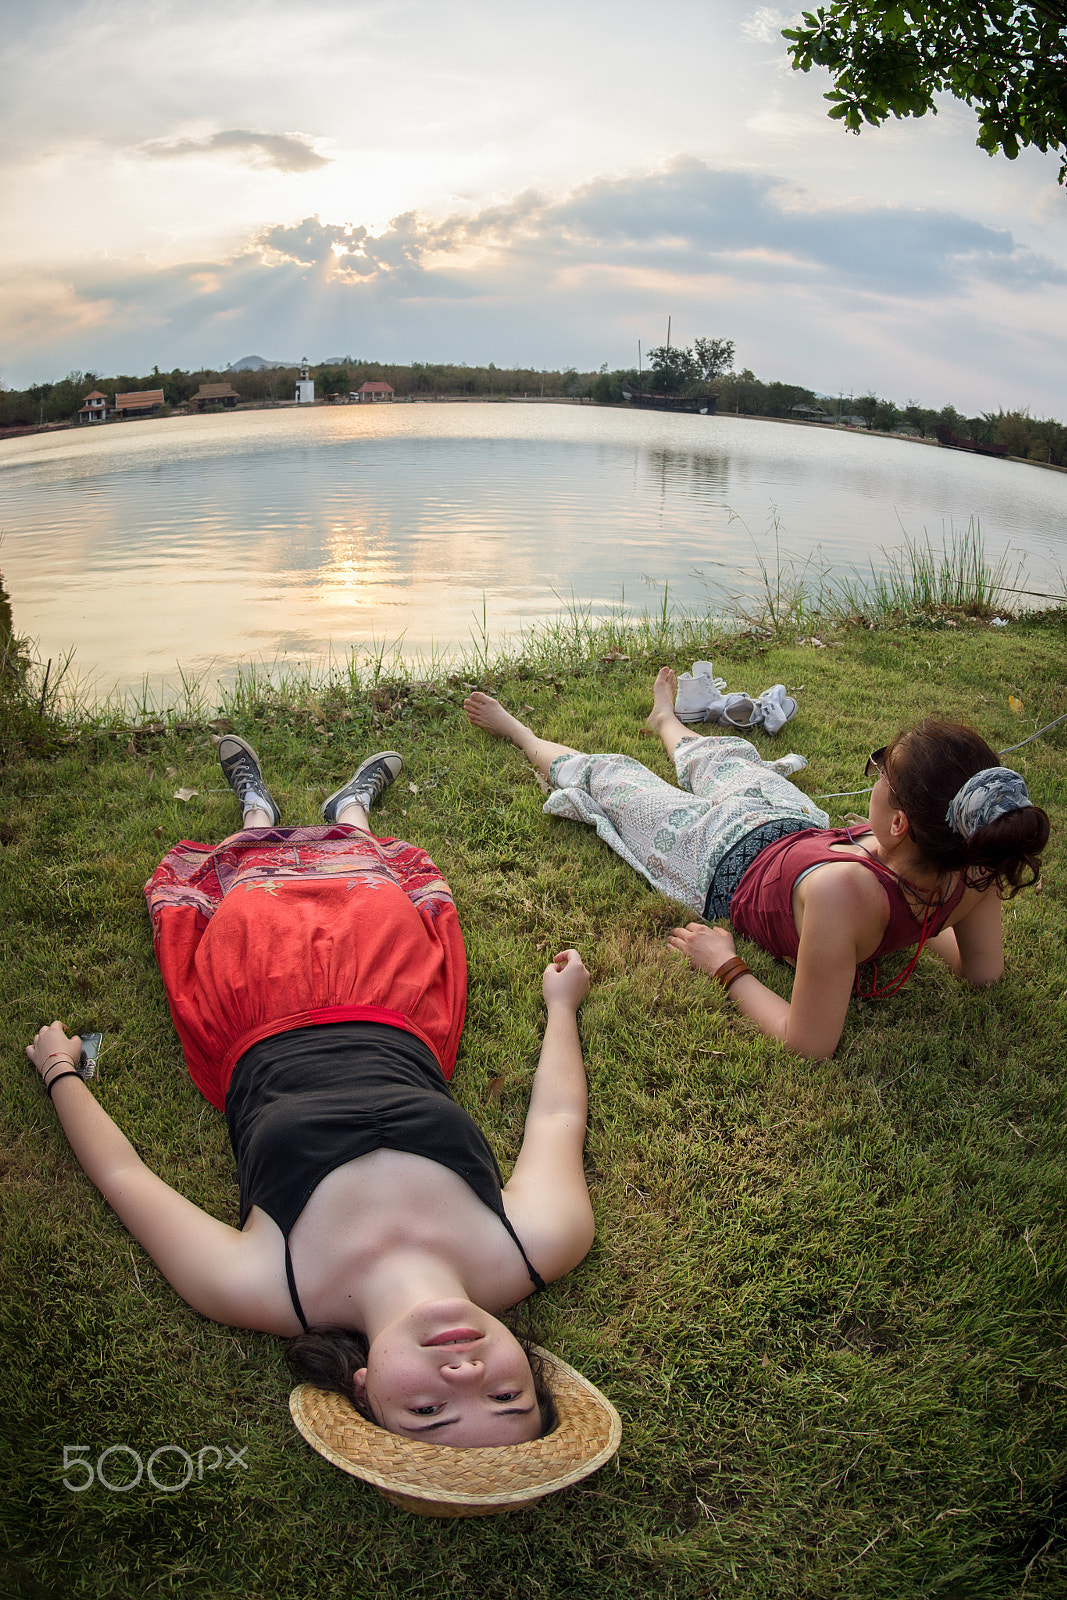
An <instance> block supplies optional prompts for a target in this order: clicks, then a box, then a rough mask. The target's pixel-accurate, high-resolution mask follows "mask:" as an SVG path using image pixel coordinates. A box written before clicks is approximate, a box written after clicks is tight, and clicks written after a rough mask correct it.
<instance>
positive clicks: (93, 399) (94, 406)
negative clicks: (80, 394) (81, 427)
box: [78, 389, 107, 422]
mask: <svg viewBox="0 0 1067 1600" xmlns="http://www.w3.org/2000/svg"><path fill="white" fill-rule="evenodd" d="M78 421H79V422H106V421H107V395H106V394H101V392H100V390H99V389H94V390H93V392H92V394H87V395H86V396H85V399H84V401H83V402H82V406H81V409H80V410H79V412H78Z"/></svg>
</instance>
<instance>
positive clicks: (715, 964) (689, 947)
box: [667, 922, 737, 974]
mask: <svg viewBox="0 0 1067 1600" xmlns="http://www.w3.org/2000/svg"><path fill="white" fill-rule="evenodd" d="M667 943H668V945H669V946H670V948H671V949H672V950H678V951H679V952H680V953H681V954H682V955H683V956H685V958H686V960H687V961H688V962H689V963H690V965H691V966H694V967H699V969H700V971H701V972H708V973H712V974H714V973H716V972H718V970H719V968H720V967H721V966H722V965H723V963H724V962H726V961H729V959H730V957H731V956H735V955H736V954H737V947H736V945H735V944H734V936H733V934H732V933H731V932H730V930H729V928H708V927H706V926H705V924H704V923H703V922H690V923H687V924H686V926H685V927H684V928H673V929H672V930H671V932H670V934H669V935H668V938H667Z"/></svg>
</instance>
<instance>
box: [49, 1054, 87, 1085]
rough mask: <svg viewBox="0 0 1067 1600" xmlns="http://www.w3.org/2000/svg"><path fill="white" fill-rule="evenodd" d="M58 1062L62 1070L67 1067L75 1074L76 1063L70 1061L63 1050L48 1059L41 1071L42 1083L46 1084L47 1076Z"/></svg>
mask: <svg viewBox="0 0 1067 1600" xmlns="http://www.w3.org/2000/svg"><path fill="white" fill-rule="evenodd" d="M59 1062H62V1063H63V1066H64V1068H67V1067H69V1068H70V1070H71V1071H72V1072H77V1070H78V1063H77V1062H76V1061H72V1060H71V1059H70V1057H69V1056H68V1055H67V1053H66V1051H65V1050H56V1051H55V1052H54V1053H53V1054H52V1055H50V1056H49V1057H48V1060H47V1061H46V1062H45V1064H44V1066H43V1068H42V1069H41V1082H42V1083H47V1082H48V1074H49V1073H50V1072H51V1071H52V1068H53V1067H54V1066H56V1065H58V1063H59Z"/></svg>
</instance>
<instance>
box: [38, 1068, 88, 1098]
mask: <svg viewBox="0 0 1067 1600" xmlns="http://www.w3.org/2000/svg"><path fill="white" fill-rule="evenodd" d="M80 1077H81V1073H80V1072H75V1070H74V1068H73V1067H71V1069H70V1071H69V1072H57V1073H56V1075H55V1077H54V1078H51V1079H50V1080H49V1081H48V1082H47V1083H46V1084H45V1088H46V1089H47V1090H48V1098H49V1100H51V1098H52V1090H53V1089H54V1088H55V1086H56V1084H57V1083H62V1081H63V1079H64V1078H80Z"/></svg>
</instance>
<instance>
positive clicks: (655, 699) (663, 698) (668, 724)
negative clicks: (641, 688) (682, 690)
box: [648, 667, 700, 761]
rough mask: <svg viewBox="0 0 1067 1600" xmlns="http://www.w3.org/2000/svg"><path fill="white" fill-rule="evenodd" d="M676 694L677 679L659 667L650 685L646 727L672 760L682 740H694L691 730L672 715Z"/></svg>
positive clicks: (671, 673)
mask: <svg viewBox="0 0 1067 1600" xmlns="http://www.w3.org/2000/svg"><path fill="white" fill-rule="evenodd" d="M677 693H678V679H677V678H676V677H675V674H674V671H673V669H672V668H671V667H660V669H659V672H658V673H657V674H656V681H655V683H654V684H653V685H652V710H651V711H650V712H649V714H648V725H649V727H650V728H651V729H652V731H653V732H654V733H658V734H659V736H660V738H661V739H662V740H663V748H664V750H666V752H667V754H668V755H669V756H670V758H671V760H672V761H673V760H674V752H675V750H676V749H677V748H678V746H679V744H680V743H681V741H682V740H683V739H696V738H699V737H700V736H699V734H695V733H694V732H693V730H692V728H687V727H686V725H685V723H684V722H681V721H680V720H679V719H678V717H677V716H675V713H674V700H675V696H676V695H677Z"/></svg>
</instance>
